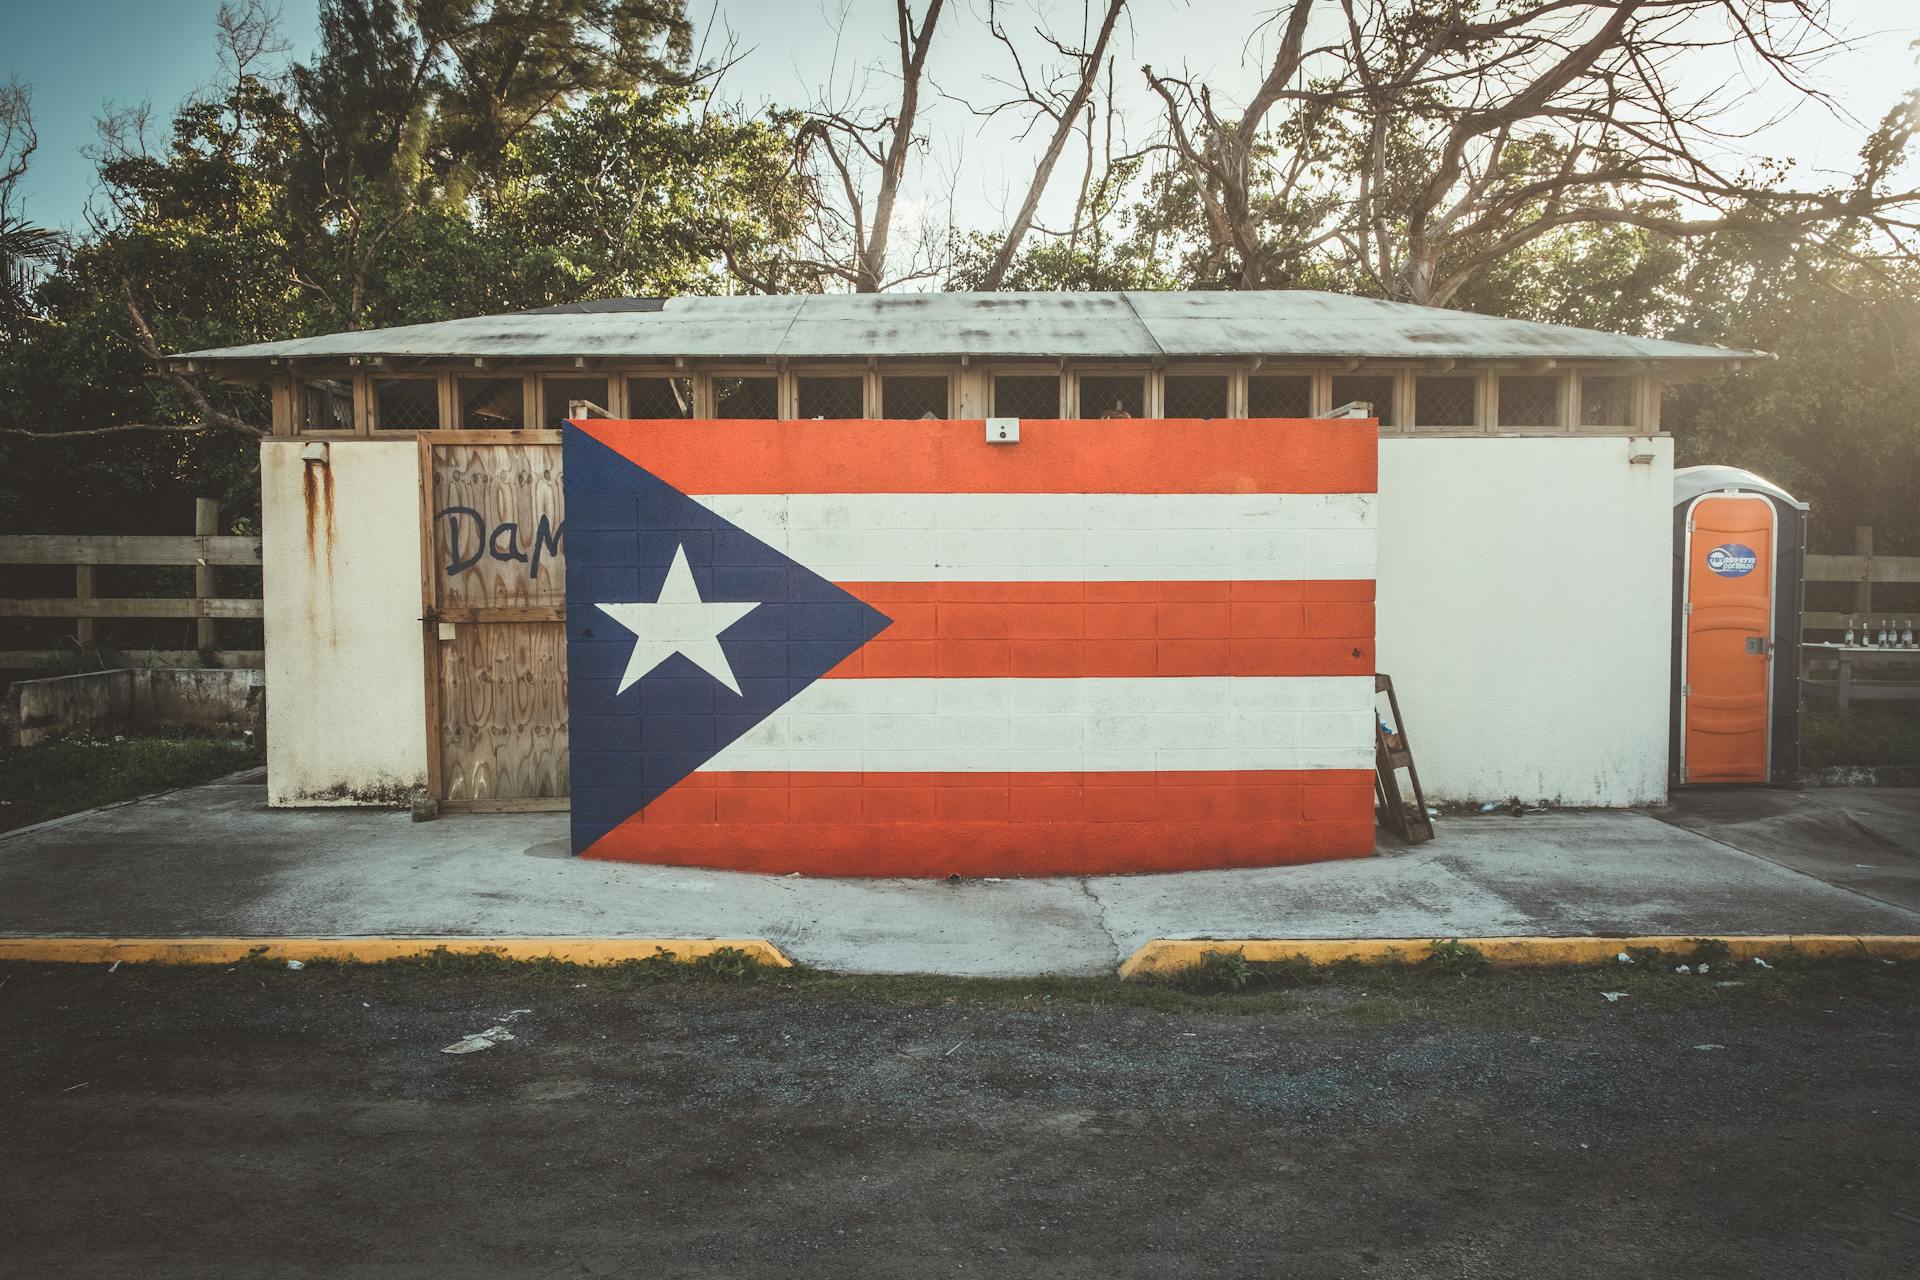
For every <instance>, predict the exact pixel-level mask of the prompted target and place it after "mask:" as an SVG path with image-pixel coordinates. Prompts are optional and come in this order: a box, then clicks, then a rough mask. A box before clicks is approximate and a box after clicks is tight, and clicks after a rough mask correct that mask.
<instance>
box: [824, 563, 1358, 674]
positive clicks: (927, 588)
mask: <svg viewBox="0 0 1920 1280" xmlns="http://www.w3.org/2000/svg"><path fill="white" fill-rule="evenodd" d="M839 585H840V586H842V587H845V588H846V589H847V590H848V591H851V592H852V593H853V594H854V595H856V596H859V597H860V598H861V599H862V600H865V601H867V602H868V603H869V604H871V605H873V606H874V607H875V608H876V609H879V610H880V611H881V612H882V613H884V614H886V615H887V616H888V617H889V618H891V619H893V621H892V623H891V625H889V626H888V627H887V629H886V630H884V631H882V632H881V633H880V634H879V635H877V636H875V637H874V638H873V639H872V640H869V641H868V642H867V643H866V644H865V645H863V646H862V647H861V648H859V649H857V650H855V651H854V652H853V653H852V654H850V655H849V656H848V657H847V659H846V661H844V662H842V663H841V664H840V665H839V666H837V667H835V668H834V669H833V670H831V671H829V672H828V673H827V675H828V676H829V677H830V678H836V679H854V678H861V677H866V678H880V677H932V676H953V677H962V678H964V677H975V676H1033V677H1056V678H1065V677H1076V676H1347V675H1371V674H1372V673H1373V658H1374V652H1373V583H1372V582H1371V581H1327V582H932V583H927V582H843V583H841V584H839Z"/></svg>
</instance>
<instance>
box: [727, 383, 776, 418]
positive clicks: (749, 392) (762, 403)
mask: <svg viewBox="0 0 1920 1280" xmlns="http://www.w3.org/2000/svg"><path fill="white" fill-rule="evenodd" d="M713 416H714V417H716V418H777V417H779V416H780V380H779V379H778V378H715V379H714V380H713Z"/></svg>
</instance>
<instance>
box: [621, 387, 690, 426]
mask: <svg viewBox="0 0 1920 1280" xmlns="http://www.w3.org/2000/svg"><path fill="white" fill-rule="evenodd" d="M627 416H628V417H629V418H691V417H692V416H693V379H692V378H628V379H627Z"/></svg>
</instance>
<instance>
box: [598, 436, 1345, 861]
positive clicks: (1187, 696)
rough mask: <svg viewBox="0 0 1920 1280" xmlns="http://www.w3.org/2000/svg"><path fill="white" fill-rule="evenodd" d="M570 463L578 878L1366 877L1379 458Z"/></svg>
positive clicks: (1226, 452)
mask: <svg viewBox="0 0 1920 1280" xmlns="http://www.w3.org/2000/svg"><path fill="white" fill-rule="evenodd" d="M1020 434H1021V437H1022V438H1021V439H1020V440H1019V442H1018V443H1009V444H1002V443H989V442H988V441H987V440H986V439H985V432H984V428H983V424H982V423H980V422H979V421H977V420H976V421H971V422H933V421H913V422H893V421H890V422H865V421H861V422H822V421H804V422H765V421H728V422H698V421H696V422H689V421H648V422H620V421H606V420H590V421H584V422H579V423H575V424H571V425H569V426H568V427H567V429H566V437H565V446H564V447H565V458H564V465H565V472H564V475H565V486H566V510H567V553H568V566H567V620H568V622H567V631H568V638H567V661H568V694H569V702H570V723H571V735H572V793H573V845H574V849H575V851H576V852H578V853H582V854H586V855H588V856H591V857H597V858H613V859H627V860H632V861H641V862H665V863H679V864H690V865H699V866H709V867H719V868H733V869H738V870H748V871H769V872H781V873H785V872H794V871H798V872H802V873H805V874H809V875H867V876H946V875H950V874H955V873H958V874H960V875H966V876H975V875H996V876H1016V875H1044V874H1087V873H1100V872H1132V871H1171V870H1188V869H1193V868H1200V867H1229V866H1264V865H1271V864H1278V863H1288V862H1304V861H1311V860H1316V859H1323V858H1338V857H1354V856H1359V855H1364V854H1367V853H1370V852H1371V851H1372V849H1373V792H1372V778H1373V774H1372V769H1373V670H1374V648H1373V595H1374V560H1375V556H1374V552H1375V525H1374V508H1375V496H1376V495H1375V471H1376V467H1375V462H1376V432H1375V428H1374V426H1373V425H1372V424H1371V423H1368V422H1348V421H1338V422H1335V421H1288V422H1276V421H1260V422H1246V421H1220V420H1215V421H1205V422H1199V421H1183V420H1121V421H1085V422H1082V421H1067V422H1053V421H1046V422H1041V421H1032V420H1029V421H1027V422H1024V423H1023V424H1022V426H1021V433H1020Z"/></svg>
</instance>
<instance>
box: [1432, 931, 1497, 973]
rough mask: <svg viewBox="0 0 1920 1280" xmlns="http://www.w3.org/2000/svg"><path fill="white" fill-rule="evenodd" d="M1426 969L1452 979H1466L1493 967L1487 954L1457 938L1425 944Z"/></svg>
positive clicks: (1437, 939) (1440, 939)
mask: <svg viewBox="0 0 1920 1280" xmlns="http://www.w3.org/2000/svg"><path fill="white" fill-rule="evenodd" d="M1424 964H1425V966H1426V968H1427V969H1428V970H1429V971H1430V972H1433V973H1438V974H1444V975H1446V976H1448V977H1453V978H1468V977H1473V976H1475V975H1478V974H1482V973H1485V972H1486V971H1487V970H1488V969H1490V968H1492V967H1493V962H1492V961H1490V960H1488V959H1487V953H1486V952H1484V951H1482V950H1481V949H1480V948H1478V947H1476V946H1474V945H1473V944H1472V943H1471V942H1462V941H1460V939H1458V938H1444V939H1442V938H1435V939H1434V940H1433V941H1432V942H1429V943H1428V944H1427V958H1426V960H1425V962H1424Z"/></svg>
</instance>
